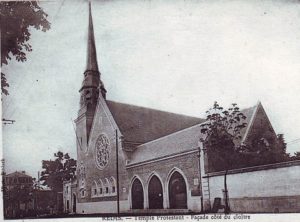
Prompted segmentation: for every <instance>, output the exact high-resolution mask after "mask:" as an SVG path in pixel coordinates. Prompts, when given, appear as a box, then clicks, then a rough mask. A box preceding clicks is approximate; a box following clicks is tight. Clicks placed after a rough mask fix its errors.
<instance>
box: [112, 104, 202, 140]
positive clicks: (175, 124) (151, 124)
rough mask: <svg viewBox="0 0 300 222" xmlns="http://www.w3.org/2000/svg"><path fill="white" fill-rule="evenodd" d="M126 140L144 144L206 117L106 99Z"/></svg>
mask: <svg viewBox="0 0 300 222" xmlns="http://www.w3.org/2000/svg"><path fill="white" fill-rule="evenodd" d="M106 103H107V106H108V108H109V110H110V112H111V114H112V116H113V118H114V120H115V121H116V123H117V125H118V126H119V128H120V131H121V133H122V134H123V136H124V139H125V141H129V142H133V143H137V144H143V143H146V142H149V141H152V140H155V139H158V138H160V137H163V136H166V135H169V134H172V133H174V132H177V131H180V130H183V129H185V128H189V127H191V126H194V125H197V124H199V123H202V122H204V119H200V118H196V117H190V116H185V115H179V114H175V113H170V112H164V111H159V110H155V109H150V108H145V107H139V106H134V105H129V104H123V103H118V102H113V101H109V100H107V101H106Z"/></svg>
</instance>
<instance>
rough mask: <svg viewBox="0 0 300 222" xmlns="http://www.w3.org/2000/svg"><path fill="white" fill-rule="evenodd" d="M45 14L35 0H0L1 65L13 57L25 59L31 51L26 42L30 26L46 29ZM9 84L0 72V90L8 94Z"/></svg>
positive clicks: (19, 59)
mask: <svg viewBox="0 0 300 222" xmlns="http://www.w3.org/2000/svg"><path fill="white" fill-rule="evenodd" d="M47 16H48V15H47V14H46V13H45V12H44V11H43V9H42V8H41V7H40V6H39V4H38V2H37V1H6V2H4V1H0V27H1V66H2V65H3V64H5V65H7V64H8V60H11V58H12V57H15V58H16V60H17V61H20V62H24V61H26V53H27V52H31V51H32V47H31V45H30V43H29V42H28V41H29V39H30V35H31V34H30V31H31V27H33V28H35V29H37V30H42V31H44V32H45V31H47V30H49V29H50V23H49V21H48V20H47ZM8 87H9V84H8V82H7V79H6V75H5V74H4V73H3V72H1V90H2V93H3V94H5V95H8V90H7V88H8Z"/></svg>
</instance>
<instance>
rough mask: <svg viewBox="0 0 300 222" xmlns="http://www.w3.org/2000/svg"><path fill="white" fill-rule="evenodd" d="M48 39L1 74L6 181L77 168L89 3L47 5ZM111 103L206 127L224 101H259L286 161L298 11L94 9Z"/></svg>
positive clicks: (40, 37)
mask: <svg viewBox="0 0 300 222" xmlns="http://www.w3.org/2000/svg"><path fill="white" fill-rule="evenodd" d="M41 6H42V7H43V9H44V10H45V11H46V12H47V13H48V15H49V17H48V19H49V21H50V22H51V29H50V30H49V31H47V32H45V33H44V32H41V31H37V30H35V29H32V30H31V33H32V35H31V39H30V43H31V45H32V47H33V51H32V52H30V53H28V54H27V61H26V62H24V63H20V62H16V61H14V60H11V61H10V62H9V64H8V65H7V66H4V67H2V71H4V72H5V73H7V78H8V81H9V83H10V87H9V93H10V95H9V96H4V98H3V106H2V115H3V118H5V119H13V120H15V121H16V122H15V123H14V124H12V125H3V127H2V133H3V134H2V137H3V138H2V139H3V157H4V158H5V161H6V163H5V164H6V165H5V167H6V172H8V173H9V172H12V171H15V170H25V171H26V172H27V173H28V174H30V175H32V176H34V177H37V171H39V170H41V165H42V160H49V159H53V158H54V156H53V154H54V153H55V152H57V151H58V150H60V151H63V152H68V153H69V154H70V155H71V157H74V158H76V137H75V132H74V125H73V123H72V121H73V120H74V119H75V118H76V116H77V111H78V109H79V92H78V90H79V88H80V86H81V82H82V80H83V72H84V71H85V65H86V48H87V26H88V3H87V1H86V0H77V1H74V0H72V1H71V0H65V1H43V2H41ZM92 14H93V22H94V31H95V39H96V47H97V56H98V65H99V68H100V72H101V78H102V81H103V82H104V84H105V87H106V89H107V91H108V93H107V99H109V100H114V101H118V102H123V103H129V104H134V105H139V106H144V107H151V108H155V109H159V110H165V111H170V112H174V113H181V114H186V115H191V116H197V117H203V118H204V117H205V111H206V110H207V109H208V108H209V107H211V106H212V104H213V102H214V101H218V102H219V103H220V104H221V105H222V106H224V107H228V106H229V105H230V104H231V103H233V102H234V103H237V104H238V105H239V107H240V108H247V107H250V106H254V105H255V104H256V103H257V102H258V101H261V102H262V104H263V106H264V108H265V110H266V112H267V114H268V116H269V118H270V121H271V123H272V125H273V127H274V129H275V131H276V133H284V135H285V140H286V142H288V152H290V153H294V152H296V151H300V142H299V141H298V143H297V141H296V142H292V141H294V140H296V139H299V138H300V115H298V112H299V108H300V100H299V99H298V96H299V95H300V84H299V83H300V62H299V58H300V22H299V21H300V3H299V2H298V1H283V0H282V1H280V0H273V1H267V0H266V1H259V0H253V1H238V0H235V1H217V0H212V1H192V0H186V1H183V0H172V1H171V0H164V1H158V0H157V1H150V0H144V1H140V0H131V1H129V0H128V1H124V0H120V1H107V0H106V1H105V0H103V1H92Z"/></svg>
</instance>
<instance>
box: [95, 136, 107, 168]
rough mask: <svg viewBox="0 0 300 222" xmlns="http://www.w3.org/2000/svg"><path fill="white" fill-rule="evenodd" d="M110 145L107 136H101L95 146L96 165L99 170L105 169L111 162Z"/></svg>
mask: <svg viewBox="0 0 300 222" xmlns="http://www.w3.org/2000/svg"><path fill="white" fill-rule="evenodd" d="M109 154H110V145H109V140H108V138H107V136H105V135H104V134H101V135H100V136H99V137H98V139H97V141H96V144H95V158H96V165H97V167H98V168H99V169H103V168H104V167H105V166H106V165H107V164H108V160H109Z"/></svg>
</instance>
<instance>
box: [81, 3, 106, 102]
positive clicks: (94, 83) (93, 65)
mask: <svg viewBox="0 0 300 222" xmlns="http://www.w3.org/2000/svg"><path fill="white" fill-rule="evenodd" d="M100 76H101V73H100V71H99V68H98V62H97V52H96V44H95V36H94V27H93V18H92V10H91V2H89V26H88V41H87V59H86V70H85V72H84V80H83V82H82V86H81V88H80V90H79V92H82V90H83V89H88V88H90V89H91V88H93V89H98V90H100V92H101V93H102V96H103V97H104V98H105V96H106V90H105V88H104V84H103V82H102V81H101V79H100ZM98 93H99V92H98Z"/></svg>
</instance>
